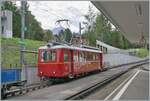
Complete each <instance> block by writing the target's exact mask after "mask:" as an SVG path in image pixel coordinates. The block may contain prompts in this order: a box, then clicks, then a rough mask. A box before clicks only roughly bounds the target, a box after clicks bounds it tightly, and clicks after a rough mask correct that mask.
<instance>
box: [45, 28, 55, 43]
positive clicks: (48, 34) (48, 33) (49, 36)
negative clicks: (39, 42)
mask: <svg viewBox="0 0 150 101" xmlns="http://www.w3.org/2000/svg"><path fill="white" fill-rule="evenodd" d="M52 39H53V33H52V31H50V30H47V31H46V32H45V34H44V40H45V41H47V42H48V41H49V40H52Z"/></svg>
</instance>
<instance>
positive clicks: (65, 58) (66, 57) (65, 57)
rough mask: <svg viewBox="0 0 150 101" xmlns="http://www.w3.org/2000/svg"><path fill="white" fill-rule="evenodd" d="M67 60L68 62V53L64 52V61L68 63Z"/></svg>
mask: <svg viewBox="0 0 150 101" xmlns="http://www.w3.org/2000/svg"><path fill="white" fill-rule="evenodd" d="M68 60H69V56H68V52H67V51H65V52H64V61H68Z"/></svg>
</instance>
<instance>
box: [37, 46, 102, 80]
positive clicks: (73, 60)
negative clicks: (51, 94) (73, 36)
mask: <svg viewBox="0 0 150 101" xmlns="http://www.w3.org/2000/svg"><path fill="white" fill-rule="evenodd" d="M102 65H103V55H102V52H101V51H99V50H94V49H88V48H81V47H75V46H68V45H56V46H51V47H48V46H43V47H40V48H39V50H38V76H39V77H41V78H43V79H49V80H56V79H59V80H60V79H64V78H74V77H76V76H78V75H80V74H85V73H89V72H93V71H98V70H99V71H101V70H102V69H103V66H102Z"/></svg>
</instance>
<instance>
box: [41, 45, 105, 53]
mask: <svg viewBox="0 0 150 101" xmlns="http://www.w3.org/2000/svg"><path fill="white" fill-rule="evenodd" d="M58 48H65V49H72V50H81V51H89V52H96V53H102V51H100V50H93V49H87V48H80V47H75V46H68V45H57V46H52V47H47V46H42V47H40V48H39V49H58Z"/></svg>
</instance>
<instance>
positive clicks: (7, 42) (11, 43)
mask: <svg viewBox="0 0 150 101" xmlns="http://www.w3.org/2000/svg"><path fill="white" fill-rule="evenodd" d="M19 40H20V39H19V38H12V39H6V38H1V57H2V59H1V64H2V65H1V66H2V68H13V67H18V68H20V44H19ZM44 44H46V42H44V41H35V40H29V39H25V49H26V50H32V51H37V50H38V48H39V47H40V46H42V45H44ZM25 63H26V64H32V65H35V64H36V63H37V55H36V54H32V53H25Z"/></svg>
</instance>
